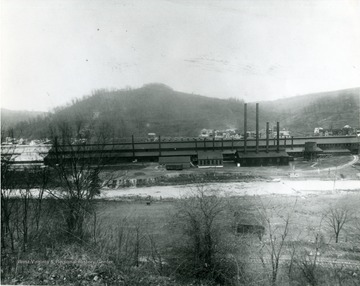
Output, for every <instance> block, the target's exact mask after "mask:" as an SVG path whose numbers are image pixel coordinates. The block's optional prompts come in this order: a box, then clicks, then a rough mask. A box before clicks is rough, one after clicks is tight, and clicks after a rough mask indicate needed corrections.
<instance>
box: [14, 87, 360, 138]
mask: <svg viewBox="0 0 360 286" xmlns="http://www.w3.org/2000/svg"><path fill="white" fill-rule="evenodd" d="M359 94H360V88H355V89H348V90H341V91H334V92H324V93H317V94H308V95H303V96H297V97H292V98H286V99H279V100H276V101H264V102H261V103H260V112H261V114H260V128H261V129H262V128H264V127H265V122H266V121H270V122H271V124H275V122H276V121H280V122H281V126H282V127H285V128H289V129H290V130H291V131H292V132H293V134H294V135H300V134H311V133H312V132H313V130H314V127H317V126H322V127H324V128H330V127H332V128H342V127H343V126H344V125H346V124H349V125H350V126H358V125H359ZM248 125H249V129H254V128H255V104H252V103H250V104H249V105H248ZM203 128H211V129H226V128H238V129H240V130H242V129H243V101H242V100H234V99H226V100H223V99H216V98H209V97H205V96H200V95H194V94H187V93H182V92H177V91H174V90H172V89H171V88H169V87H167V86H165V85H162V84H149V85H145V86H143V87H141V88H138V89H126V90H125V89H124V90H111V91H110V90H98V91H96V92H94V93H93V94H92V95H91V96H86V97H83V98H82V99H78V100H75V101H73V103H72V104H71V105H68V106H65V107H59V108H57V109H56V110H55V111H54V112H52V113H49V114H47V115H46V116H45V117H37V118H36V119H31V120H27V121H23V122H21V123H18V124H17V125H16V127H15V128H14V132H15V136H16V137H24V138H44V137H52V136H54V135H58V136H60V137H65V136H69V135H70V136H71V137H78V138H92V139H95V140H96V139H99V138H106V139H107V138H122V137H129V136H131V135H132V134H133V135H135V136H141V137H142V136H146V134H147V133H150V132H155V133H156V134H161V135H162V136H196V135H198V134H199V132H200V130H201V129H203Z"/></svg>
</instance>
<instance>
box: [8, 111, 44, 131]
mask: <svg viewBox="0 0 360 286" xmlns="http://www.w3.org/2000/svg"><path fill="white" fill-rule="evenodd" d="M46 114H47V112H41V111H27V110H10V109H6V108H1V129H2V131H3V132H4V131H5V133H4V134H5V136H8V134H6V131H9V130H11V129H12V128H15V129H18V128H19V126H21V124H23V122H28V121H32V120H37V119H39V120H42V119H43V118H44V117H45V116H46ZM19 124H20V125H19Z"/></svg>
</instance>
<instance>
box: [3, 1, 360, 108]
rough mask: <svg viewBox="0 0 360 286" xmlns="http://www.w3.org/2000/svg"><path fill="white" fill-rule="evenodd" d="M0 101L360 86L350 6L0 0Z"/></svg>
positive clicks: (359, 33)
mask: <svg viewBox="0 0 360 286" xmlns="http://www.w3.org/2000/svg"><path fill="white" fill-rule="evenodd" d="M0 2H1V101H2V102H1V106H2V107H4V108H10V109H28V110H49V109H51V108H53V107H55V106H58V105H63V104H65V103H66V102H70V101H71V99H72V98H75V97H81V96H83V95H85V94H90V93H91V91H92V90H94V89H98V88H110V89H112V88H124V87H126V86H131V87H140V86H142V85H143V84H145V83H151V82H161V83H164V84H167V85H169V86H170V87H172V88H173V89H175V90H179V91H185V92H194V93H196V94H202V95H206V96H213V97H219V98H228V97H237V98H243V99H245V100H246V101H255V100H268V99H276V98H282V97H288V96H294V95H297V94H305V93H310V92H318V91H328V90H336V89H342V88H350V87H357V86H360V0H339V1H337V0H326V1H314V0H301V1H296V0H291V1H290V0H288V1H285V0H266V1H259V0H258V1H254V0H249V1H226V0H224V1H216V0H214V1H201V0H194V1H186V0H185V1H184V0H178V1H175V0H173V1H170V0H168V1H165V0H158V1H157V0H144V1H140V0H139V1H137V0H128V1H127V0H124V1H121V0H118V1H110V0H106V1H105V0H77V1H76V0H71V1H70V0H62V1H60V0H24V1H20V0H1V1H0Z"/></svg>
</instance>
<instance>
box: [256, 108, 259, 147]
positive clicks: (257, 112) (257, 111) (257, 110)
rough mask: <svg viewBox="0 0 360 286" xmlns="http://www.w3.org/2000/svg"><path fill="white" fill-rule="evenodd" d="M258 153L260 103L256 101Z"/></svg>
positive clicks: (257, 144) (257, 141)
mask: <svg viewBox="0 0 360 286" xmlns="http://www.w3.org/2000/svg"><path fill="white" fill-rule="evenodd" d="M256 153H259V103H256Z"/></svg>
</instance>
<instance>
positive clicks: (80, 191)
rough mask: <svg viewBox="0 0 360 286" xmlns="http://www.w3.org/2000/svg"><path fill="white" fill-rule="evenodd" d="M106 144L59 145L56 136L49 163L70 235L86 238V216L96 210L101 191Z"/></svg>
mask: <svg viewBox="0 0 360 286" xmlns="http://www.w3.org/2000/svg"><path fill="white" fill-rule="evenodd" d="M101 148H102V146H95V147H92V146H89V145H88V144H78V145H72V144H67V145H61V146H60V145H58V142H57V140H55V145H54V147H53V149H52V150H51V151H50V152H49V156H48V158H47V161H48V163H49V164H50V165H51V168H52V170H53V173H54V176H55V178H54V182H53V184H52V188H51V189H52V190H49V192H50V194H51V195H52V196H53V197H55V198H57V199H59V203H62V204H63V207H62V214H63V217H64V220H65V222H66V226H67V233H68V235H69V237H72V238H77V239H80V240H81V239H83V237H84V222H85V219H86V218H87V217H88V216H90V215H91V214H92V213H93V212H94V203H93V199H94V198H95V196H97V195H99V194H100V187H101V180H100V178H99V174H100V171H101V169H102V167H103V159H104V158H103V157H102V156H101V154H102V149H101Z"/></svg>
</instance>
